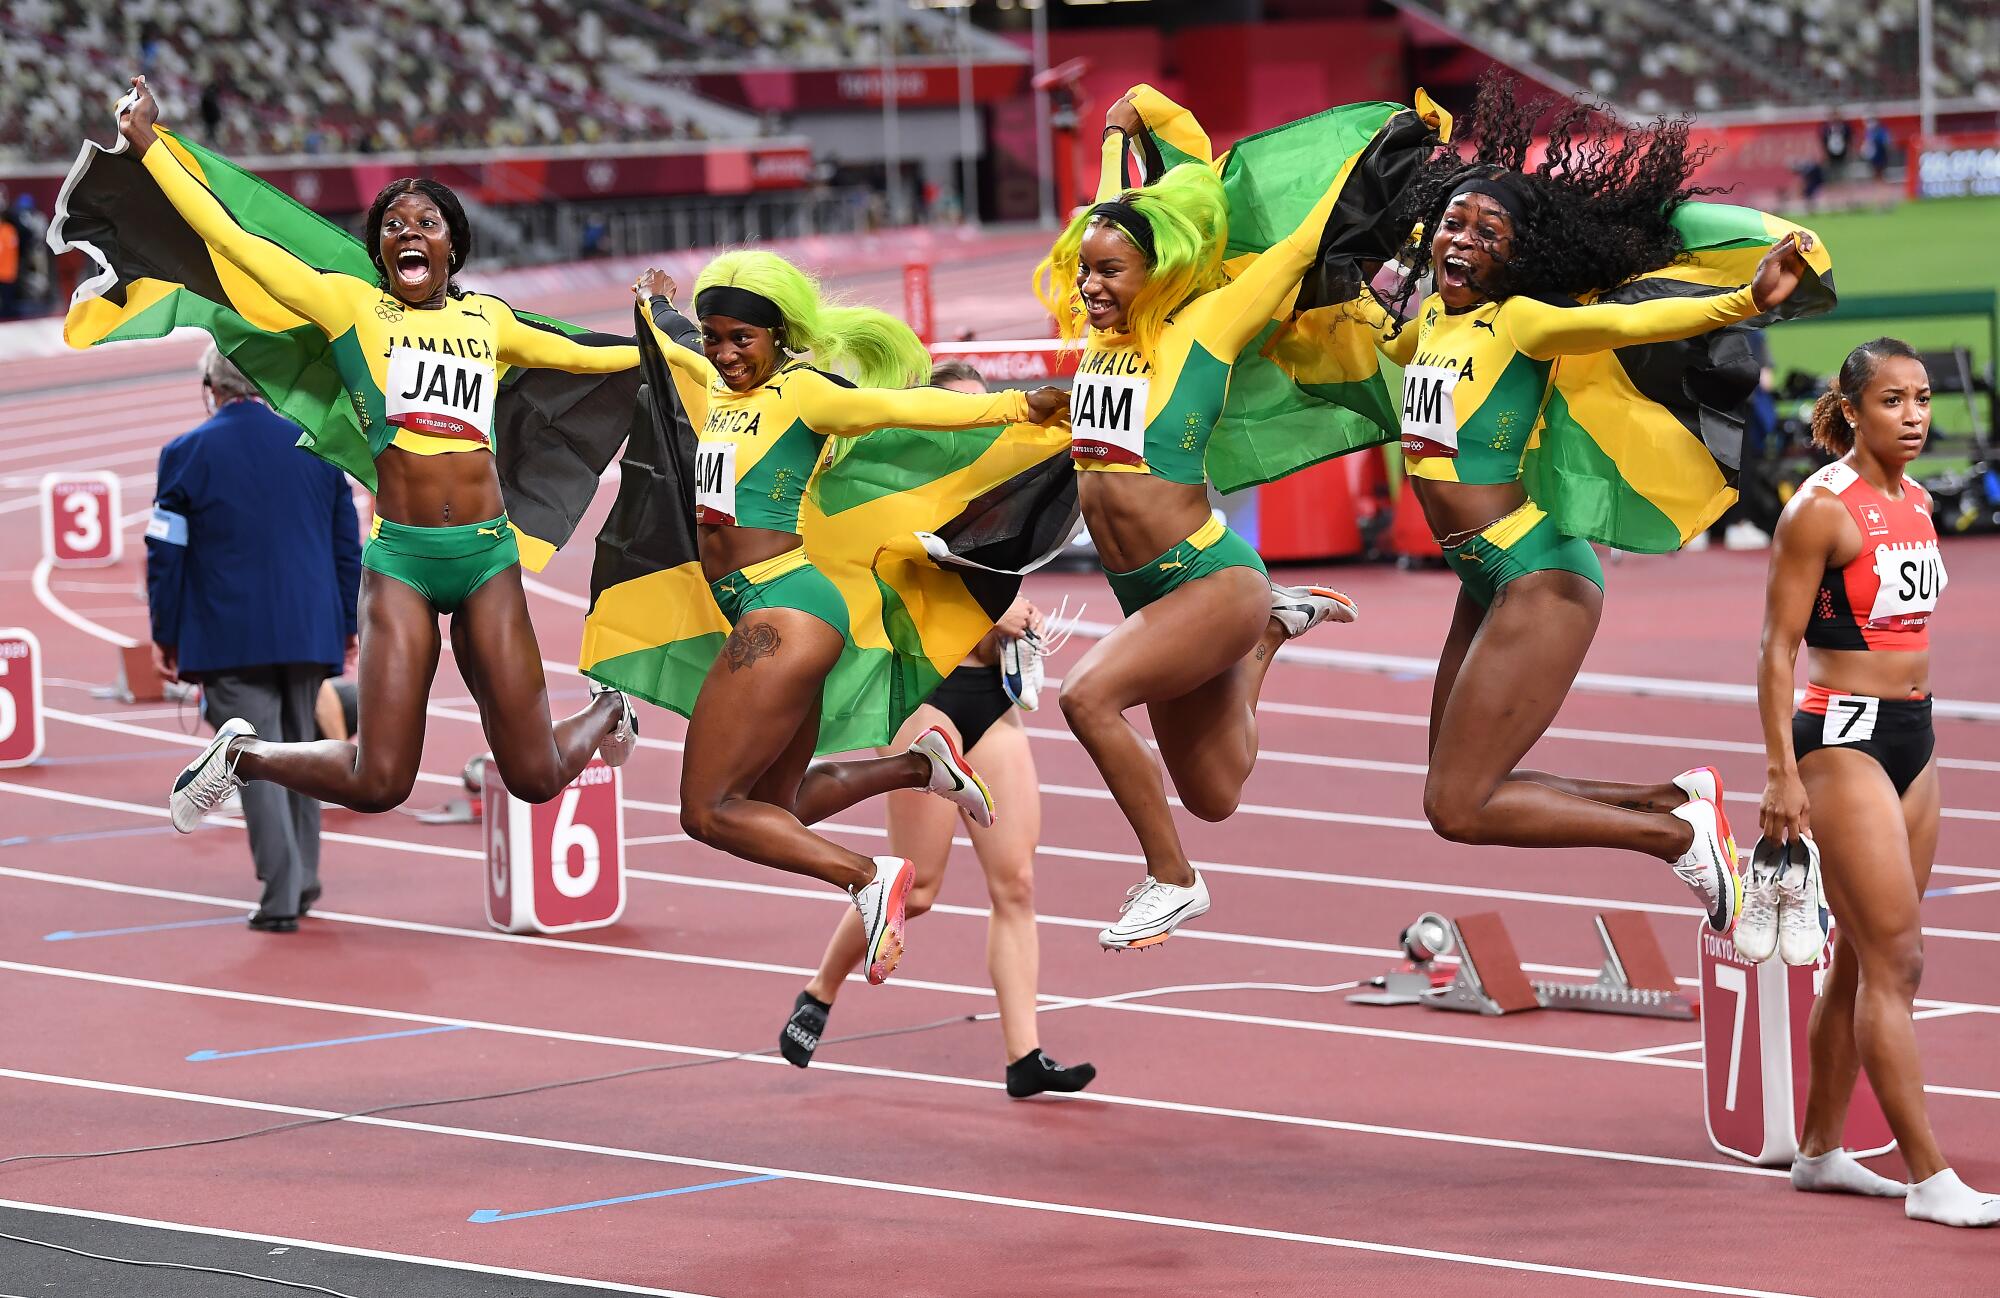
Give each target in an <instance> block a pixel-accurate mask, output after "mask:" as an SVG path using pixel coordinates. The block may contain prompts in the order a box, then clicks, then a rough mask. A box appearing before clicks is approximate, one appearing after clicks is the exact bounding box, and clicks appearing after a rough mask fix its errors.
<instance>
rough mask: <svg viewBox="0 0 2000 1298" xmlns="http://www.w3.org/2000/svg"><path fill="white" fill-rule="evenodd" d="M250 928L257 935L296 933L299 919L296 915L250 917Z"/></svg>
mask: <svg viewBox="0 0 2000 1298" xmlns="http://www.w3.org/2000/svg"><path fill="white" fill-rule="evenodd" d="M250 927H251V928H254V929H256V930H257V931H258V932H259V933H296V932H298V931H299V917H298V916H296V915H252V916H251V917H250Z"/></svg>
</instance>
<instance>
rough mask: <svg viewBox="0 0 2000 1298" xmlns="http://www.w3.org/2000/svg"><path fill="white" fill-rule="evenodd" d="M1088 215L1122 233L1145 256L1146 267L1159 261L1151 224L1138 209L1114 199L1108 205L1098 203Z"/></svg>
mask: <svg viewBox="0 0 2000 1298" xmlns="http://www.w3.org/2000/svg"><path fill="white" fill-rule="evenodd" d="M1090 215H1091V216H1092V217H1093V218H1099V217H1101V218H1102V219H1104V220H1106V221H1109V222H1111V223H1112V224H1113V225H1115V226H1117V227H1118V228H1119V229H1120V230H1122V231H1124V232H1125V237H1126V238H1128V239H1130V240H1131V241H1132V243H1133V245H1134V246H1135V247H1137V248H1138V249H1139V251H1140V252H1141V253H1142V254H1144V255H1145V258H1146V264H1147V265H1148V266H1150V265H1152V264H1153V263H1154V262H1155V261H1158V260H1159V256H1158V254H1157V253H1156V252H1154V250H1153V223H1152V222H1151V221H1148V220H1147V219H1146V214H1145V213H1144V212H1141V211H1140V210H1139V209H1138V208H1136V207H1134V206H1132V205H1131V204H1130V203H1128V202H1126V201H1125V200H1124V199H1122V198H1114V199H1112V200H1111V201H1110V202H1108V203H1099V204H1098V205H1097V206H1096V207H1093V208H1091V209H1090Z"/></svg>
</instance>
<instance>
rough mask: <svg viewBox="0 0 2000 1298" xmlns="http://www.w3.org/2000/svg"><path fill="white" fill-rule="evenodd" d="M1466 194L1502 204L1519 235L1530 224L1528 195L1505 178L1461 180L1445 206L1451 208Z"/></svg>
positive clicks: (1477, 177) (1486, 177) (1476, 177)
mask: <svg viewBox="0 0 2000 1298" xmlns="http://www.w3.org/2000/svg"><path fill="white" fill-rule="evenodd" d="M1465 194H1484V195H1486V197H1488V198H1490V199H1492V200H1493V201H1494V202H1496V203H1498V204H1500V206H1501V207H1502V208H1504V209H1505V210H1506V213H1507V215H1508V217H1509V218H1510V219H1511V220H1512V221H1513V222H1514V230H1515V232H1516V233H1519V232H1520V229H1521V227H1522V226H1524V225H1526V224H1527V223H1528V218H1527V212H1528V197H1527V195H1526V194H1524V193H1522V192H1521V190H1520V189H1519V188H1518V187H1517V186H1516V185H1514V184H1513V182H1511V181H1509V180H1508V179H1507V178H1506V177H1504V176H1492V177H1488V176H1473V177H1471V178H1470V179H1467V180H1461V181H1459V182H1458V186H1457V188H1455V189H1453V190H1452V191H1451V197H1450V198H1448V199H1446V200H1445V202H1444V205H1445V206H1446V207H1450V206H1451V205H1452V204H1453V203H1455V202H1457V201H1458V199H1459V197H1460V196H1461V195H1465Z"/></svg>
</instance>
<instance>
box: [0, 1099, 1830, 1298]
mask: <svg viewBox="0 0 2000 1298" xmlns="http://www.w3.org/2000/svg"><path fill="white" fill-rule="evenodd" d="M0 1077H7V1078H12V1079H14V1080H16V1081H22V1082H31V1083H37V1084H40V1085H46V1086H62V1087H69V1088H72V1089H77V1090H88V1091H98V1092H105V1093H110V1094H116V1095H130V1096H137V1097H141V1098H145V1099H157V1100H174V1101H178V1102H181V1103H185V1104H199V1105H207V1106H212V1107H217V1108H226V1109H239V1110H244V1111H247V1112H253V1113H268V1114H271V1115H273V1116H277V1117H292V1118H336V1117H340V1116H341V1115H339V1114H337V1113H335V1112H333V1111H331V1110H327V1109H310V1108H306V1107H303V1106H301V1105H292V1104H269V1103H263V1102H259V1101H253V1100H237V1099H231V1098H229V1097H227V1096H221V1095H205V1094H201V1093H199V1092H193V1091H170V1090H164V1089H160V1088H156V1087H149V1086H127V1085H123V1084H119V1083H115V1082H102V1081H97V1080H94V1079H92V1078H86V1077H64V1076H60V1075H56V1074H50V1073H32V1072H27V1071H24V1070H21V1069H16V1068H0ZM344 1121H346V1122H348V1123H351V1124H353V1125H356V1126H368V1127H385V1128H388V1129H390V1130H394V1131H407V1132H414V1133H419V1134H422V1135H432V1136H447V1137H452V1138H455V1139H459V1140H476V1141H482V1142H488V1143H494V1144H502V1145H513V1146H517V1147H522V1148H529V1149H547V1150H555V1151H559V1152H562V1153H572V1154H593V1155H597V1156H599V1157H604V1158H616V1159H626V1160H632V1161H637V1162H647V1163H664V1164H669V1165H672V1166H676V1167H699V1168H706V1169H709V1170H711V1171H721V1172H734V1173H737V1174H739V1175H745V1176H774V1177H782V1178H784V1179H785V1180H788V1181H808V1182H813V1183H816V1184H820V1185H837V1186H843V1187H846V1188H848V1189H856V1190H880V1191H883V1192H886V1193H890V1194H902V1195H909V1196H912V1197H916V1198H926V1199H942V1200H948V1201H953V1202H957V1203H973V1204H980V1205H982V1206H987V1207H995V1208H1013V1209H1020V1210H1025V1211H1029V1212H1044V1213H1054V1214H1059V1215H1062V1216H1070V1217H1088V1218H1095V1219H1097V1220H1100V1221H1121V1222H1129V1223H1132V1224H1135V1225H1142V1226H1162V1227H1169V1228H1173V1229H1178V1230H1187V1231H1196V1232H1201V1233H1204V1234H1213V1235H1231V1236H1237V1237H1240V1238H1250V1239H1268V1240H1278V1241H1283V1242H1288V1243H1297V1244H1311V1245H1317V1246H1319V1247H1322V1248H1333V1249H1341V1250H1346V1251H1353V1252H1363V1253H1377V1254H1387V1255H1390V1256H1396V1257H1417V1258H1425V1259H1428V1260H1430V1261H1434V1262H1453V1263H1458V1264H1461V1265H1466V1266H1475V1267H1481V1268H1485V1269H1489V1270H1501V1271H1524V1272H1529V1273H1533V1274H1537V1275H1559V1276H1569V1277H1574V1278H1577V1279H1584V1280H1602V1281H1607V1282H1610V1283H1614V1284H1625V1285H1635V1286H1639V1287H1642V1288H1651V1289H1675V1290H1680V1291H1683V1292H1688V1293H1711V1294H1728V1295H1733V1296H1735V1298H1808V1296H1807V1295H1798V1294H1786V1293H1780V1292H1778V1291H1775V1290H1768V1289H1744V1288H1739V1287H1737V1286H1735V1285H1716V1284H1705V1283H1702V1282H1700V1281H1693V1280H1673V1279H1668V1278H1666V1277H1662V1276H1647V1275H1637V1274H1632V1273H1628V1272H1622V1271H1601V1270H1594V1269H1590V1268H1586V1267H1571V1266H1559V1265H1556V1264H1553V1263H1547V1262H1531V1261H1526V1260H1523V1259H1519V1258H1504V1257H1492V1256H1487V1255H1484V1254H1479V1253H1458V1252H1450V1251H1447V1250H1444V1249H1433V1248H1419V1247H1416V1246H1414V1245H1408V1244H1390V1243H1385V1242H1382V1241H1379V1240H1365V1239H1352V1238H1344V1237H1341V1236H1336V1235H1316V1234H1307V1233H1304V1232H1300V1231H1289V1230H1273V1229H1269V1228H1266V1227H1262V1226H1242V1225H1237V1224H1235V1223H1231V1222H1221V1221H1210V1220H1204V1219H1201V1218H1195V1217H1169V1216H1164V1215H1161V1214H1156V1213H1145V1212H1127V1211H1123V1210H1121V1209H1116V1208H1099V1207H1095V1206H1092V1205H1088V1204H1076V1203H1061V1202H1056V1201H1053V1200H1048V1199H1022V1198H1017V1197H1014V1196H1012V1195H998V1194H982V1193H979V1192H976V1191H971V1190H953V1189H946V1188H944V1187H942V1186H929V1185H916V1184H912V1183H909V1182H903V1181H885V1180H877V1179H874V1178H871V1177H858V1176H839V1175H835V1174H832V1173H827V1172H811V1171H806V1170H804V1169H800V1168H788V1167H772V1166H765V1165H760V1164H753V1163H736V1162H728V1161H725V1160H722V1159H710V1158H690V1157H688V1156H686V1155H682V1154H662V1153H657V1152H655V1151H653V1150H644V1149H627V1148H623V1147H620V1146H616V1145H599V1144H593V1143H590V1142H586V1141H573V1140H556V1139H552V1138H550V1137H545V1136H528V1135H522V1134H519V1133H516V1132H507V1131H489V1130H486V1129H484V1128H479V1127H457V1126H446V1125H444V1124H442V1123H432V1122H413V1121H409V1120H406V1119H401V1118H387V1117H369V1118H346V1119H344Z"/></svg>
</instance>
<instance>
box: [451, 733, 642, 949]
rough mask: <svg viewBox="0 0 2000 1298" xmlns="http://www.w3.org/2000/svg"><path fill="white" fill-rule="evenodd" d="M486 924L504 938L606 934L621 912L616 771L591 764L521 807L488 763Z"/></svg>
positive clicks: (621, 838)
mask: <svg viewBox="0 0 2000 1298" xmlns="http://www.w3.org/2000/svg"><path fill="white" fill-rule="evenodd" d="M481 783H482V791H481V797H482V799H483V801H484V804H485V808H484V810H485V816H484V837H485V840H486V922H487V923H488V924H490V925H492V926H493V927H494V928H497V929H499V930H501V931H502V932H506V933H569V932H574V931H576V930H578V929H586V928H605V927H607V926H609V925H611V924H615V923H617V922H618V917H619V916H620V915H622V914H624V912H625V802H624V799H623V797H621V796H620V789H621V787H622V786H621V781H620V772H619V771H617V770H616V769H615V768H613V767H610V766H606V765H605V764H604V762H603V761H602V759H599V758H594V757H593V758H592V759H591V761H590V765H588V766H586V767H584V768H583V770H582V771H581V772H580V773H579V774H578V775H577V777H576V779H574V780H572V781H571V782H570V784H569V787H567V788H565V789H564V790H563V791H562V793H561V794H560V795H559V796H558V797H556V798H555V799H553V800H552V801H549V802H543V803H530V802H523V801H521V800H520V799H519V798H517V797H515V796H514V795H513V794H511V793H509V792H508V791H507V786H506V785H505V784H504V783H502V782H501V779H500V768H499V767H498V766H497V765H495V764H494V763H493V762H491V761H488V762H486V763H485V766H484V776H483V779H482V781H481Z"/></svg>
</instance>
